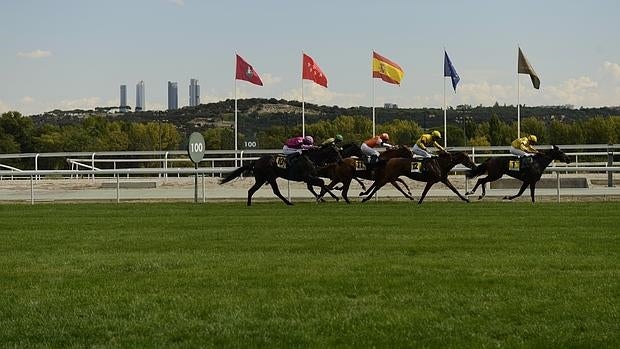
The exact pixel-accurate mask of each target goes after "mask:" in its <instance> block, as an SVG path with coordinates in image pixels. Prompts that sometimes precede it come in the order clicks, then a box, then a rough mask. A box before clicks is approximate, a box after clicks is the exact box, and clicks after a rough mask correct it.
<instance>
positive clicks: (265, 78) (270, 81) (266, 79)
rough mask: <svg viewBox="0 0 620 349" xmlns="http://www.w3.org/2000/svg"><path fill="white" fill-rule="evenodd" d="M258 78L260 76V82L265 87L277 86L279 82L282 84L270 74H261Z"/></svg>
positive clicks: (280, 79) (280, 80) (279, 79)
mask: <svg viewBox="0 0 620 349" xmlns="http://www.w3.org/2000/svg"><path fill="white" fill-rule="evenodd" d="M259 76H260V79H261V81H262V82H263V84H265V85H277V84H279V83H280V82H282V78H280V77H277V76H273V75H272V74H270V73H261V74H260V75H259Z"/></svg>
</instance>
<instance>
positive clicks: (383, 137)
mask: <svg viewBox="0 0 620 349" xmlns="http://www.w3.org/2000/svg"><path fill="white" fill-rule="evenodd" d="M380 137H381V139H382V140H384V141H389V140H390V135H389V134H387V133H382V134H381V136H380Z"/></svg>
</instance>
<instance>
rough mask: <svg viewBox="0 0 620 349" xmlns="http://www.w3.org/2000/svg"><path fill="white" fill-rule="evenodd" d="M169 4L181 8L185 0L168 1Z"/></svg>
mask: <svg viewBox="0 0 620 349" xmlns="http://www.w3.org/2000/svg"><path fill="white" fill-rule="evenodd" d="M168 1H169V2H171V3H173V4H175V5H177V6H183V5H185V0H168Z"/></svg>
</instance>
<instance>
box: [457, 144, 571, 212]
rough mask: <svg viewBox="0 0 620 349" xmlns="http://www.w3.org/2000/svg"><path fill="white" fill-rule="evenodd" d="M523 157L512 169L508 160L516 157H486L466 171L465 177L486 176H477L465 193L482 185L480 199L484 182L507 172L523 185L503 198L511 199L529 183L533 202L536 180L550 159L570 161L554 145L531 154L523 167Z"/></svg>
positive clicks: (473, 190) (473, 191)
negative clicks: (481, 176)
mask: <svg viewBox="0 0 620 349" xmlns="http://www.w3.org/2000/svg"><path fill="white" fill-rule="evenodd" d="M523 159H524V158H520V161H521V165H520V166H519V169H514V170H512V169H510V168H509V165H510V164H509V163H510V161H514V160H516V158H514V157H492V158H489V159H487V160H486V161H485V162H483V163H482V164H480V165H479V166H478V167H477V168H475V169H473V170H472V171H469V172H468V173H467V177H469V178H474V177H477V176H480V175H482V174H484V173H486V174H487V176H486V177H484V178H479V179H478V181H477V182H476V185H475V186H474V188H473V189H472V190H471V191H469V192H467V193H466V194H465V195H472V194H473V193H475V192H476V189H477V188H478V186H479V185H482V195H480V196H479V197H478V199H482V198H483V197H484V196H485V195H486V190H485V184H486V183H488V182H493V181H496V180H498V179H500V178H501V177H502V176H503V175H505V174H507V175H509V176H510V177H513V178H516V179H518V180H520V181H522V182H523V185H521V189H519V192H518V193H517V195H514V196H504V199H507V200H512V199H514V198H517V197H519V196H521V194H523V192H524V191H525V188H527V187H528V185H529V187H530V194H531V196H532V202H534V191H536V182H538V180H539V179H540V177H541V176H542V174H543V172H544V171H545V168H547V166H549V164H550V163H551V161H553V160H560V161H562V162H565V163H567V164H569V163H570V159H569V158H568V156H567V155H566V154H564V152H563V151H561V150H560V148H558V147H557V146H555V145H554V146H553V148H551V149H548V150H543V151H541V152H540V153H539V154H536V155H534V156H532V157H531V159H530V160H531V163H530V165H529V166H526V167H524V166H523V165H522V164H523Z"/></svg>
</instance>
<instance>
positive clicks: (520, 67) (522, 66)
mask: <svg viewBox="0 0 620 349" xmlns="http://www.w3.org/2000/svg"><path fill="white" fill-rule="evenodd" d="M517 72H518V73H519V74H529V75H530V79H532V84H533V85H534V88H535V89H539V88H540V79H539V78H538V75H536V72H535V71H534V68H532V65H531V64H530V62H528V61H527V58H525V55H524V54H523V52H522V51H521V48H520V47H519V62H518V64H517Z"/></svg>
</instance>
